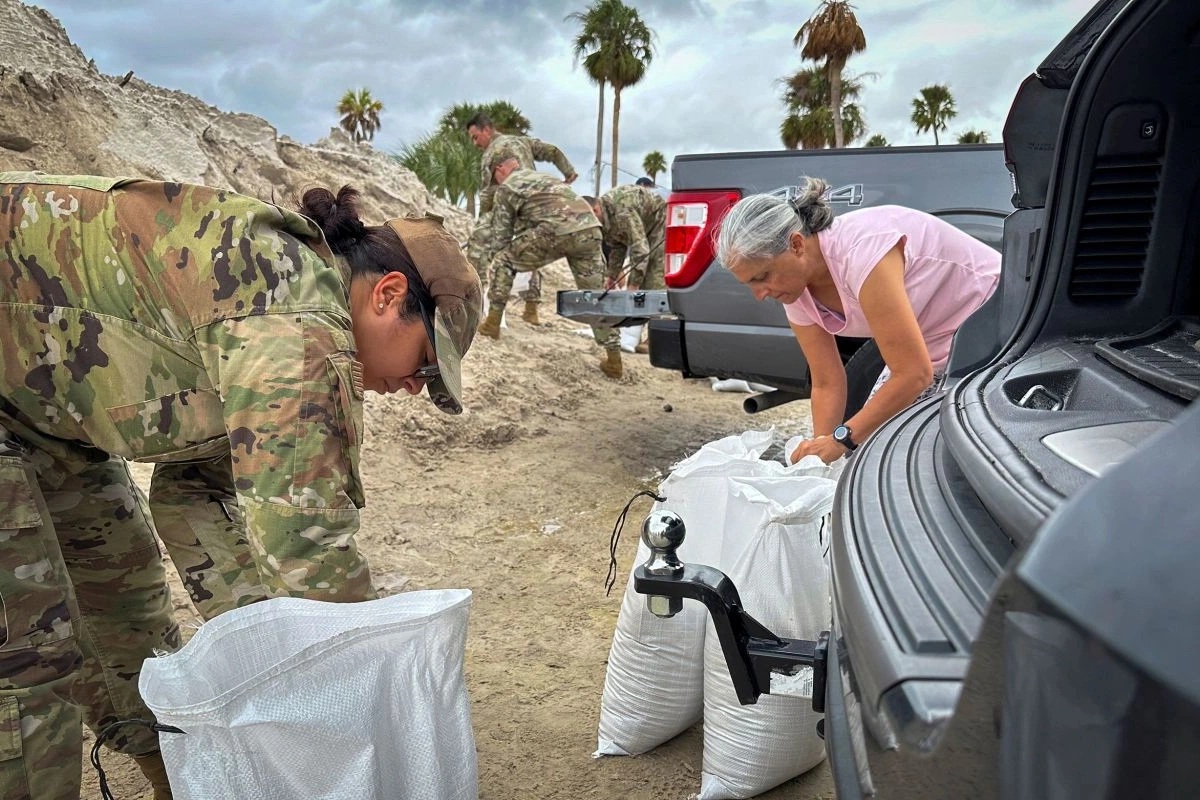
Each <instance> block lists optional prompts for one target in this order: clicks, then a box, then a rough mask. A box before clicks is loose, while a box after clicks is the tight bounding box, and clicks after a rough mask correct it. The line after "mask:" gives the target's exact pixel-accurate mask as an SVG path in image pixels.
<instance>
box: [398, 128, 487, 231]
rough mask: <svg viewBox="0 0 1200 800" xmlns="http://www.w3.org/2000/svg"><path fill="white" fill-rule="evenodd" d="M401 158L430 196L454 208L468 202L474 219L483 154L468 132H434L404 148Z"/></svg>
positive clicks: (469, 211)
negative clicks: (432, 195) (480, 153)
mask: <svg viewBox="0 0 1200 800" xmlns="http://www.w3.org/2000/svg"><path fill="white" fill-rule="evenodd" d="M397 157H398V158H399V161H400V163H401V164H403V165H404V166H406V167H408V168H409V169H410V170H412V171H413V172H414V173H415V174H416V176H417V177H418V178H419V179H420V180H421V183H423V184H425V188H427V189H429V191H430V192H432V193H433V194H435V195H437V196H438V197H441V198H442V199H444V200H445V201H446V202H448V203H451V204H453V205H458V204H459V203H460V202H462V201H464V200H465V201H466V204H467V213H469V214H471V215H472V216H474V214H475V195H476V194H477V193H478V192H479V151H478V150H476V149H475V145H473V144H471V139H470V137H468V136H467V133H466V131H464V130H462V129H459V130H437V131H434V132H433V133H430V134H427V135H426V136H424V137H423V138H421V139H419V140H418V141H417V142H416V143H415V144H406V145H404V147H403V148H401V150H400V153H399V154H398V156H397Z"/></svg>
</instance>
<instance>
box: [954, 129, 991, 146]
mask: <svg viewBox="0 0 1200 800" xmlns="http://www.w3.org/2000/svg"><path fill="white" fill-rule="evenodd" d="M987 140H988V135H987V131H974V130H972V131H964V132H963V133H960V134H959V135H958V143H959V144H987Z"/></svg>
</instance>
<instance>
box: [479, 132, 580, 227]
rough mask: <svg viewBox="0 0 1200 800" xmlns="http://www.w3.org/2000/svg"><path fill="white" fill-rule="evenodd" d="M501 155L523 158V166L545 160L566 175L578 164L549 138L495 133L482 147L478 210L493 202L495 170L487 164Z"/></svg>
mask: <svg viewBox="0 0 1200 800" xmlns="http://www.w3.org/2000/svg"><path fill="white" fill-rule="evenodd" d="M500 155H507V156H510V157H512V158H515V159H516V160H517V161H518V162H520V164H521V169H533V168H534V164H533V162H535V161H543V162H549V163H552V164H554V166H556V167H558V171H559V172H561V173H562V174H563V177H564V178H565V177H567V176H568V175H574V174H575V168H574V167H573V166H571V162H570V161H568V160H567V157H566V156H565V155H563V151H562V150H559V149H558V148H557V147H555V146H554V145H552V144H550V143H549V142H543V141H542V140H541V139H535V138H533V137H532V136H512V135H509V134H507V133H501V134H497V135H496V136H494V137H492V141H491V144H489V145H488V146H487V149H485V150H484V151H483V159H482V161H480V164H481V170H480V174H479V213H481V214H486V213H488V212H489V211H491V210H492V206H493V204H494V197H495V194H496V182H495V180H493V178H492V170H491V169H489V168H488V164H491V163H493V158H494V157H496V156H500Z"/></svg>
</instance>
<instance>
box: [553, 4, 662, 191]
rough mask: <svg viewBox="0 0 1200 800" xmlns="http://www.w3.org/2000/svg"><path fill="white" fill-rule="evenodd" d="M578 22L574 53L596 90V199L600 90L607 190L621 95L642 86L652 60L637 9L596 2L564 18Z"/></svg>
mask: <svg viewBox="0 0 1200 800" xmlns="http://www.w3.org/2000/svg"><path fill="white" fill-rule="evenodd" d="M566 19H567V20H568V21H574V22H578V23H579V33H578V34H577V35H576V36H575V40H574V46H573V51H574V54H575V63H577V64H578V63H582V64H583V68H584V71H585V72H587V75H588V78H589V79H590V80H591V81H592V82H593V83H595V84H596V85H597V86H599V87H600V101H599V111H598V112H597V116H596V161H595V163H594V165H593V169H594V171H595V194H600V154H601V151H602V149H603V145H604V87H605V85H606V84H607V85H611V86H612V89H613V123H612V185H613V186H616V185H617V153H618V149H619V147H620V126H621V92H622V91H623V90H625V89H627V88H629V87H630V86H633V85H634V84H636V83H638V82H639V81H641V79H642V78H643V77H645V75H646V68H647V67H649V66H650V62H651V61H652V60H653V58H654V31H652V30H651V29H650V28H649V27H648V26H647V25H646V23H645V22H643V21H642V18H641V15H639V14H638V12H637V9H635V8H631V7H630V6H627V5H625V4H624V3H622V2H621V0H595V1H594V2H593V3H592V4H591V5H590V6H588V7H587V10H585V11H576V12H574V13H572V14H568V15H567V17H566Z"/></svg>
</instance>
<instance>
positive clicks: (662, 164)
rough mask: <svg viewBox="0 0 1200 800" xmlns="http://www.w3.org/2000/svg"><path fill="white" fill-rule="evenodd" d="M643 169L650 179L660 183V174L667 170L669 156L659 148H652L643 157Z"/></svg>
mask: <svg viewBox="0 0 1200 800" xmlns="http://www.w3.org/2000/svg"><path fill="white" fill-rule="evenodd" d="M642 171H643V172H645V173H646V175H647V176H649V178H650V180H652V181H654V182H655V183H658V180H657V178H658V174H659V173H660V172H666V171H667V157H666V156H664V155H663V154H662V153H661V152H659V151H658V150H651V151H650V152H649V153H646V157H645V158H643V159H642Z"/></svg>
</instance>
